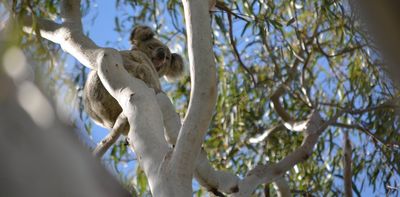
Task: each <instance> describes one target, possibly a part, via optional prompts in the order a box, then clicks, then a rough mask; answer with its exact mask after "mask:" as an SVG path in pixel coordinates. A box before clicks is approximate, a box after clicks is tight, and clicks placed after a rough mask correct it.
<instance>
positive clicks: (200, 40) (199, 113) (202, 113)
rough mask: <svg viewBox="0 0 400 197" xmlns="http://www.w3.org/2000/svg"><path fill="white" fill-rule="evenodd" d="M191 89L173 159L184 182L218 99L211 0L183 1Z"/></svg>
mask: <svg viewBox="0 0 400 197" xmlns="http://www.w3.org/2000/svg"><path fill="white" fill-rule="evenodd" d="M183 5H184V11H185V21H186V30H187V37H188V55H189V63H190V77H191V85H192V86H191V92H190V102H189V108H188V112H187V114H186V117H185V119H184V121H183V125H182V128H181V131H180V132H179V136H178V141H177V143H176V147H175V151H174V154H173V155H172V162H173V163H174V166H176V168H177V169H179V173H180V175H181V176H182V177H184V178H182V181H188V180H191V179H192V176H193V172H194V169H195V162H196V158H197V156H198V154H199V152H200V148H201V144H202V143H203V141H204V136H205V134H206V131H207V129H208V126H209V124H210V121H211V117H212V112H213V110H214V107H215V104H216V98H217V87H216V80H217V79H216V68H215V60H214V56H213V53H212V51H213V48H212V38H211V33H212V32H211V26H210V15H209V12H208V11H209V10H208V1H199V0H183Z"/></svg>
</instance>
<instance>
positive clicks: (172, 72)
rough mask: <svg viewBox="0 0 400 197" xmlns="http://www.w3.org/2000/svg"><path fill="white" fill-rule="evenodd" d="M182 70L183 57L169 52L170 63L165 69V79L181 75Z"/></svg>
mask: <svg viewBox="0 0 400 197" xmlns="http://www.w3.org/2000/svg"><path fill="white" fill-rule="evenodd" d="M183 71H184V65H183V58H182V57H181V56H180V55H178V54H177V53H172V54H171V64H170V66H169V67H168V69H166V72H165V78H166V80H167V81H173V80H174V79H177V78H178V77H180V76H181V75H182V73H183Z"/></svg>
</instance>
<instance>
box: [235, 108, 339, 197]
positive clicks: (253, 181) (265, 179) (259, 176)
mask: <svg viewBox="0 0 400 197" xmlns="http://www.w3.org/2000/svg"><path fill="white" fill-rule="evenodd" d="M343 114H344V111H340V112H338V113H337V114H336V115H335V116H333V117H332V118H330V119H329V120H328V121H326V122H324V121H323V120H322V118H321V116H320V115H319V114H318V113H317V112H313V113H312V114H311V115H310V117H309V121H308V123H307V125H306V129H305V130H304V134H305V138H304V139H303V143H302V145H301V146H300V147H298V148H297V149H296V150H295V151H293V152H292V153H290V154H289V155H287V156H286V157H285V158H283V159H282V160H281V161H279V162H278V163H276V164H271V165H260V166H256V167H255V168H254V169H252V170H251V171H250V172H249V173H248V175H247V176H246V177H245V178H244V179H243V180H242V181H241V182H240V183H239V192H237V193H235V194H234V196H249V195H250V194H251V192H253V191H254V189H256V188H257V187H258V185H260V184H262V183H265V184H268V183H271V182H272V181H275V180H276V178H278V177H279V176H282V175H283V174H284V173H285V172H286V171H288V170H290V169H291V168H292V167H293V166H294V165H296V164H297V163H299V162H302V161H305V160H306V159H307V158H309V157H310V156H311V154H312V151H313V147H314V146H315V144H316V143H317V142H318V138H319V136H320V135H321V134H322V132H323V131H324V130H325V129H326V128H327V127H328V126H329V125H331V124H332V123H334V122H335V121H336V120H337V119H338V118H339V117H340V116H341V115H343Z"/></svg>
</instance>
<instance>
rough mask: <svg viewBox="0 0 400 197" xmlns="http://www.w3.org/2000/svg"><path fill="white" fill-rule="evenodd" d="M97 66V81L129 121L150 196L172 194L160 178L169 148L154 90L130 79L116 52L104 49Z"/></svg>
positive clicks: (137, 80)
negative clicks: (149, 189)
mask: <svg viewBox="0 0 400 197" xmlns="http://www.w3.org/2000/svg"><path fill="white" fill-rule="evenodd" d="M97 63H98V66H99V67H98V75H99V77H100V80H101V81H102V83H103V85H104V87H105V88H106V89H107V91H108V92H109V93H110V94H111V95H112V96H113V97H114V98H115V99H116V100H117V101H118V103H119V105H120V106H121V108H122V109H123V114H124V115H125V116H126V117H127V118H128V121H129V125H130V131H129V133H128V141H129V142H130V143H129V144H130V145H131V147H132V148H133V149H134V151H135V153H136V156H137V158H138V161H139V163H140V165H141V167H142V168H143V170H144V172H145V174H146V176H147V178H148V181H149V185H150V188H151V191H152V193H153V195H156V194H164V193H166V192H168V191H171V190H174V189H173V188H167V186H168V185H169V184H172V183H165V182H162V181H165V179H166V177H165V176H162V175H160V174H159V173H160V171H159V170H160V166H161V167H162V165H161V164H162V163H164V162H163V160H164V156H166V155H167V153H168V151H169V150H170V148H169V146H168V144H167V143H166V141H165V138H164V134H163V132H162V131H163V130H164V124H163V119H162V113H161V111H160V108H159V106H158V103H157V99H156V96H155V92H154V90H153V89H152V88H149V87H148V86H147V85H146V84H145V83H144V82H143V81H141V80H139V79H136V78H133V77H131V75H130V74H129V73H128V72H127V71H126V70H125V68H124V66H123V62H122V57H121V55H120V54H119V52H118V51H117V50H115V49H105V51H104V53H103V54H100V55H99V57H98V61H97ZM115 76H118V77H115ZM166 161H168V160H166ZM161 172H163V173H164V171H161ZM160 176H161V177H160ZM189 189H191V188H190V187H189ZM171 195H173V194H171ZM178 196H179V195H178Z"/></svg>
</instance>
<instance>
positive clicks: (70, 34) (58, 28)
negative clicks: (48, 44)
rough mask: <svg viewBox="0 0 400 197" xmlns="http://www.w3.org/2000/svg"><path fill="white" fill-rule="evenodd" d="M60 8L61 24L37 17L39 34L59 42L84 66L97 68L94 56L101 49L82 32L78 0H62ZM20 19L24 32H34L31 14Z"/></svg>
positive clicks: (95, 56) (96, 55)
mask: <svg viewBox="0 0 400 197" xmlns="http://www.w3.org/2000/svg"><path fill="white" fill-rule="evenodd" d="M61 10H62V12H61V13H62V18H63V23H62V24H57V23H55V22H52V21H49V20H45V19H37V24H38V28H39V29H40V34H41V36H42V37H44V38H46V39H48V40H50V41H52V42H54V43H57V44H60V46H61V48H62V49H63V50H64V51H66V52H67V53H69V54H71V55H72V56H74V57H75V58H76V59H77V60H78V61H79V62H81V63H82V64H83V65H84V66H86V67H89V68H90V69H97V68H96V64H95V62H96V60H97V59H96V58H97V57H98V54H99V53H101V52H102V51H103V49H102V48H100V47H98V46H97V45H96V44H95V43H94V42H93V41H92V40H90V39H89V38H88V37H87V36H85V35H84V34H83V31H82V23H81V13H80V0H64V1H62V6H61ZM22 21H23V23H24V30H25V31H26V32H28V33H31V32H34V31H33V30H32V27H33V20H32V17H31V16H26V17H24V18H23V20H22Z"/></svg>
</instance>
